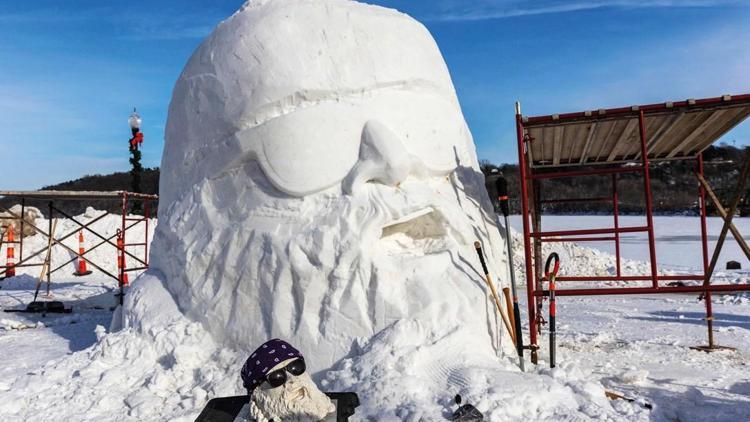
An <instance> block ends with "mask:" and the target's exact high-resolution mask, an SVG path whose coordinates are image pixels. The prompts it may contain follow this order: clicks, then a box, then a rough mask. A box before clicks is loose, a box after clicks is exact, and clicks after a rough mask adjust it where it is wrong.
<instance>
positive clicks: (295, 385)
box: [240, 339, 336, 422]
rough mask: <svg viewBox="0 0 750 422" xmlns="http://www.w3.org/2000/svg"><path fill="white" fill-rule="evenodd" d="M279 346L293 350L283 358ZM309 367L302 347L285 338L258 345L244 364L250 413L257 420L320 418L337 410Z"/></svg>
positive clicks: (259, 421)
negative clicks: (284, 339)
mask: <svg viewBox="0 0 750 422" xmlns="http://www.w3.org/2000/svg"><path fill="white" fill-rule="evenodd" d="M278 348H281V349H284V350H285V351H289V352H288V353H287V356H286V357H285V358H284V359H283V360H281V361H280V359H279V357H278V355H277V354H276V349H278ZM252 356H255V358H253V357H252ZM306 369H307V368H306V366H305V359H304V357H303V356H302V354H301V353H300V352H299V350H297V349H295V348H294V347H292V346H291V345H290V344H289V343H287V342H285V341H283V340H279V339H272V340H269V341H267V342H266V343H264V344H263V345H261V347H259V348H258V349H256V350H255V352H253V354H252V355H251V357H249V358H248V360H247V361H246V362H245V365H244V366H243V367H242V382H243V385H244V386H245V388H246V389H247V391H248V394H249V396H250V406H249V416H250V417H251V418H253V419H254V420H255V421H257V422H267V421H271V420H273V421H320V420H323V419H324V418H325V417H326V416H327V415H328V414H330V413H333V412H335V411H336V406H334V404H333V402H332V401H331V400H330V399H329V398H328V397H327V396H326V395H325V394H324V393H323V392H321V391H320V390H318V387H317V386H316V385H315V383H314V382H313V381H312V379H311V378H310V375H309V374H308V373H307V372H306ZM240 415H241V416H242V412H241V414H240Z"/></svg>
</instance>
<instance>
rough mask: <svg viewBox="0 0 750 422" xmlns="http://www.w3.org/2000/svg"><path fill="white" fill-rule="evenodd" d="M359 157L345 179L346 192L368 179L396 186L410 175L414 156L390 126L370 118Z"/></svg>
mask: <svg viewBox="0 0 750 422" xmlns="http://www.w3.org/2000/svg"><path fill="white" fill-rule="evenodd" d="M361 141H362V143H361V145H360V147H359V160H358V161H357V163H356V164H355V165H354V167H353V168H352V170H351V171H350V172H349V174H348V175H347V176H346V178H345V179H344V181H343V186H342V187H343V190H344V193H345V194H349V195H350V194H352V193H354V191H355V190H357V189H358V188H359V187H360V186H362V185H364V184H365V183H368V182H377V183H382V184H384V185H389V186H397V185H398V184H399V183H401V182H402V181H404V179H406V177H407V176H408V175H409V172H410V171H411V167H412V157H411V156H410V155H409V153H408V152H407V151H406V149H405V148H404V145H403V144H402V143H401V140H399V139H398V137H397V136H396V134H394V133H393V132H392V131H391V130H390V129H388V127H387V126H385V125H384V124H382V123H380V122H378V121H375V120H370V121H368V122H367V123H365V127H364V128H363V129H362V140H361Z"/></svg>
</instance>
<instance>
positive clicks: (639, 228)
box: [530, 226, 649, 237]
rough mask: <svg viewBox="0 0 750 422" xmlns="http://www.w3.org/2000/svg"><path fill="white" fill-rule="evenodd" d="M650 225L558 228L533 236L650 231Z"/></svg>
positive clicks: (533, 235) (533, 234) (533, 233)
mask: <svg viewBox="0 0 750 422" xmlns="http://www.w3.org/2000/svg"><path fill="white" fill-rule="evenodd" d="M648 230H649V227H648V226H637V227H620V228H617V229H616V228H604V229H581V230H557V231H551V232H532V233H530V236H531V237H553V236H554V237H557V236H560V237H562V236H581V235H588V234H614V233H637V232H645V231H648Z"/></svg>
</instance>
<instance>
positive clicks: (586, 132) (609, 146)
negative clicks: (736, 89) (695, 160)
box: [521, 94, 750, 168]
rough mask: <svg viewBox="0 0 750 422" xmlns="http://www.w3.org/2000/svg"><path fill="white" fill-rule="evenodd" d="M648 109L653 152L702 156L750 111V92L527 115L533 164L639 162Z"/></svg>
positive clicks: (653, 155)
mask: <svg viewBox="0 0 750 422" xmlns="http://www.w3.org/2000/svg"><path fill="white" fill-rule="evenodd" d="M641 111H642V112H643V115H644V119H645V126H646V139H647V141H648V143H647V149H648V158H649V160H652V161H660V160H670V159H680V158H691V157H695V156H697V155H698V154H699V153H701V152H702V151H703V150H705V149H706V148H708V147H709V146H710V145H711V144H713V143H714V142H716V140H717V139H719V138H720V137H721V136H722V135H724V134H725V133H727V132H728V131H729V130H731V129H732V128H733V127H735V126H736V125H738V124H739V123H740V122H742V121H743V120H745V119H746V118H747V117H748V116H750V94H743V95H724V96H722V97H716V98H705V99H701V100H686V101H677V102H666V103H661V104H649V105H642V106H632V107H622V108H613V109H600V110H595V111H584V112H579V113H568V114H553V115H548V116H535V117H522V118H521V121H522V124H523V128H524V132H525V134H528V135H529V136H531V138H532V139H533V140H532V141H531V142H530V143H529V144H528V145H529V148H528V151H527V153H528V155H529V157H528V158H529V163H530V165H531V166H532V167H533V168H554V167H564V166H578V165H592V164H615V163H628V162H639V161H640V156H641V139H640V133H639V127H638V116H639V113H640V112H641Z"/></svg>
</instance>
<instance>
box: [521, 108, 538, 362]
mask: <svg viewBox="0 0 750 422" xmlns="http://www.w3.org/2000/svg"><path fill="white" fill-rule="evenodd" d="M522 119H523V117H522V116H521V105H520V104H519V103H516V138H517V142H518V173H519V179H518V180H519V183H520V185H521V220H522V222H523V246H524V248H523V252H524V258H525V263H524V266H525V268H526V300H527V306H528V313H529V345H530V348H531V362H532V363H537V352H536V350H537V349H538V347H539V346H538V341H537V332H536V325H535V321H536V303H535V302H536V301H535V295H534V281H535V280H534V271H533V269H532V268H533V267H532V262H531V244H530V241H531V236H530V235H529V234H530V229H529V190H528V184H527V183H528V177H527V176H528V175H527V171H528V169H527V168H526V139H525V137H524V133H523V122H522ZM529 141H530V140H529Z"/></svg>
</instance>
